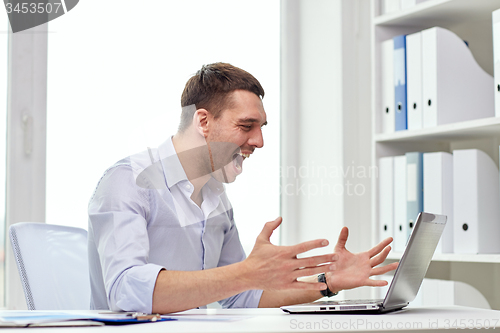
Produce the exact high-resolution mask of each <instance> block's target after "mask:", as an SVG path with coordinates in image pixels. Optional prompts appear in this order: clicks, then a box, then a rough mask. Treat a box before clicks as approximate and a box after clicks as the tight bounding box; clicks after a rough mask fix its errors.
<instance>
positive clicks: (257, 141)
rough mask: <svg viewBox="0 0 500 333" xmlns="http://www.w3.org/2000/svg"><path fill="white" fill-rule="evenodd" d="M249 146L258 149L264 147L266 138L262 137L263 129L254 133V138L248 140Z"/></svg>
mask: <svg viewBox="0 0 500 333" xmlns="http://www.w3.org/2000/svg"><path fill="white" fill-rule="evenodd" d="M248 144H249V145H251V146H254V147H257V148H262V147H264V137H263V136H262V129H261V128H259V129H258V130H256V131H254V132H253V133H252V137H251V138H250V140H248Z"/></svg>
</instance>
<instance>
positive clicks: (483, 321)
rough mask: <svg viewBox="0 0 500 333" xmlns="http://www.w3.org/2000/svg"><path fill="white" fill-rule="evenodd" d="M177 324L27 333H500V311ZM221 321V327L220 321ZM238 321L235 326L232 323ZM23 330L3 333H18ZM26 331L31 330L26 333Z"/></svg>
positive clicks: (272, 314) (270, 316)
mask: <svg viewBox="0 0 500 333" xmlns="http://www.w3.org/2000/svg"><path fill="white" fill-rule="evenodd" d="M200 315H202V316H203V317H205V318H206V319H207V320H206V321H201V320H196V321H195V320H182V319H181V320H178V321H167V322H157V323H144V324H135V325H122V326H103V327H60V328H28V330H32V331H33V332H38V333H40V332H48V330H50V331H51V332H61V333H66V332H71V333H73V332H79V333H87V332H89V333H97V332H259V333H260V332H387V331H392V332H398V331H406V330H411V331H412V332H450V331H451V332H453V331H454V330H453V329H460V328H461V327H463V328H467V331H470V329H469V328H471V329H489V331H490V332H491V331H493V332H495V331H500V311H494V310H483V309H475V308H466V307H433V308H408V309H406V310H403V311H400V312H393V313H388V314H383V315H337V314H336V315H290V314H286V313H284V312H282V311H281V310H279V309H228V310H221V309H209V310H190V311H186V312H182V313H181V314H179V317H181V318H185V319H188V318H190V317H191V318H198V319H199V318H200ZM217 318H220V319H221V320H220V321H215V319H217ZM228 318H233V319H234V320H231V321H229V320H227V319H228ZM19 330H20V329H19V328H16V329H2V330H1V332H0V333H3V332H9V333H10V332H14V331H15V332H17V333H19V332H20V331H19ZM25 330H26V329H25Z"/></svg>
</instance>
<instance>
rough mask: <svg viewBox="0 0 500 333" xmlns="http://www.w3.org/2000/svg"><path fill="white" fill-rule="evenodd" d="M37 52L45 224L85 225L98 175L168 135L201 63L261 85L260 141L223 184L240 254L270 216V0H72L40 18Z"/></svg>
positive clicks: (274, 69)
mask: <svg viewBox="0 0 500 333" xmlns="http://www.w3.org/2000/svg"><path fill="white" fill-rule="evenodd" d="M48 50H49V51H48V97H47V206H46V222H47V223H54V224H65V225H71V226H77V227H81V228H85V229H86V228H87V203H88V200H89V198H90V196H91V194H92V192H93V190H94V188H95V186H96V184H97V181H98V180H99V178H100V177H101V175H102V173H103V172H104V170H106V168H107V167H109V166H111V165H112V164H113V163H114V162H116V161H118V160H120V159H121V158H123V157H125V156H128V155H130V154H133V153H136V152H139V151H143V150H145V149H146V147H148V146H149V147H157V146H158V145H159V144H161V143H162V142H164V141H165V140H166V139H167V136H168V135H172V134H175V132H176V130H177V126H178V122H179V119H180V95H181V93H182V90H183V88H184V84H185V82H186V81H187V79H188V78H189V77H190V76H191V75H192V74H194V73H195V72H196V71H197V70H198V69H199V68H201V66H202V65H203V64H206V63H212V62H217V61H223V62H229V63H231V64H233V65H235V66H238V67H241V68H243V69H245V70H247V71H248V72H250V73H252V74H253V75H254V76H255V77H256V78H257V79H259V80H260V82H261V83H262V85H263V87H264V89H265V90H266V97H265V98H264V107H265V109H266V111H267V115H268V122H269V125H268V126H266V128H265V129H264V140H265V142H266V147H265V149H262V150H260V151H258V152H257V153H256V154H255V155H254V156H252V158H251V159H250V160H248V161H246V162H245V166H244V167H245V169H246V170H245V172H244V173H243V174H242V175H241V176H240V177H239V179H238V180H237V181H236V182H235V183H234V184H231V185H229V186H227V188H228V195H229V198H230V200H231V202H232V204H233V206H234V211H235V218H236V221H237V225H238V228H239V230H240V238H241V240H242V243H243V245H244V248H245V250H246V251H247V253H248V252H249V251H250V250H251V248H252V246H253V244H254V242H255V238H256V236H257V235H258V233H259V232H260V230H261V228H262V226H263V224H264V223H265V222H267V221H269V220H272V219H274V218H275V217H277V216H278V214H279V1H278V0H273V1H269V0H259V1H255V0H253V1H232V0H225V1H222V0H211V1H205V0H198V1H194V0H188V1H164V0H148V1H142V2H137V1H131V0H107V1H99V2H97V1H81V2H79V3H78V6H77V7H75V8H74V9H73V10H71V12H69V13H68V14H66V15H64V16H63V17H61V18H58V19H56V20H54V21H51V22H50V24H49V42H48ZM277 239H278V238H277V237H275V238H274V240H277Z"/></svg>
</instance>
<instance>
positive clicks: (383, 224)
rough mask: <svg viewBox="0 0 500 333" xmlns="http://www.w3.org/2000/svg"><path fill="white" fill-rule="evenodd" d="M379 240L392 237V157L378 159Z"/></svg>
mask: <svg viewBox="0 0 500 333" xmlns="http://www.w3.org/2000/svg"><path fill="white" fill-rule="evenodd" d="M378 165H379V169H378V170H379V173H378V174H379V178H378V197H379V215H378V216H379V219H378V221H379V239H380V240H383V239H386V238H387V237H394V157H392V156H390V157H382V158H380V159H379V162H378Z"/></svg>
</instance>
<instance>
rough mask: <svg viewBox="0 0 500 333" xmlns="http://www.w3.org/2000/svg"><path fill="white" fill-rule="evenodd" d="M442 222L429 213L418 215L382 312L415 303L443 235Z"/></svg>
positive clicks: (442, 219)
mask: <svg viewBox="0 0 500 333" xmlns="http://www.w3.org/2000/svg"><path fill="white" fill-rule="evenodd" d="M446 219H447V218H446V216H444V215H437V214H429V213H420V214H419V215H418V218H417V222H416V223H415V226H414V228H413V231H412V233H411V235H410V238H409V240H408V243H407V245H406V249H405V252H404V253H403V256H402V257H401V260H400V262H399V266H398V268H397V269H396V272H395V273H394V279H393V281H392V283H391V286H390V287H389V290H388V291H387V295H386V297H385V300H384V308H389V309H390V308H393V307H396V306H400V305H401V304H405V303H408V302H411V301H413V300H414V299H415V297H416V296H417V293H418V289H419V288H420V285H421V284H422V281H423V279H424V277H425V273H427V268H429V264H430V262H431V259H432V256H433V254H434V251H435V250H436V247H437V244H438V242H439V238H441V234H442V233H443V229H444V227H445V225H446ZM396 282H397V283H396Z"/></svg>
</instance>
